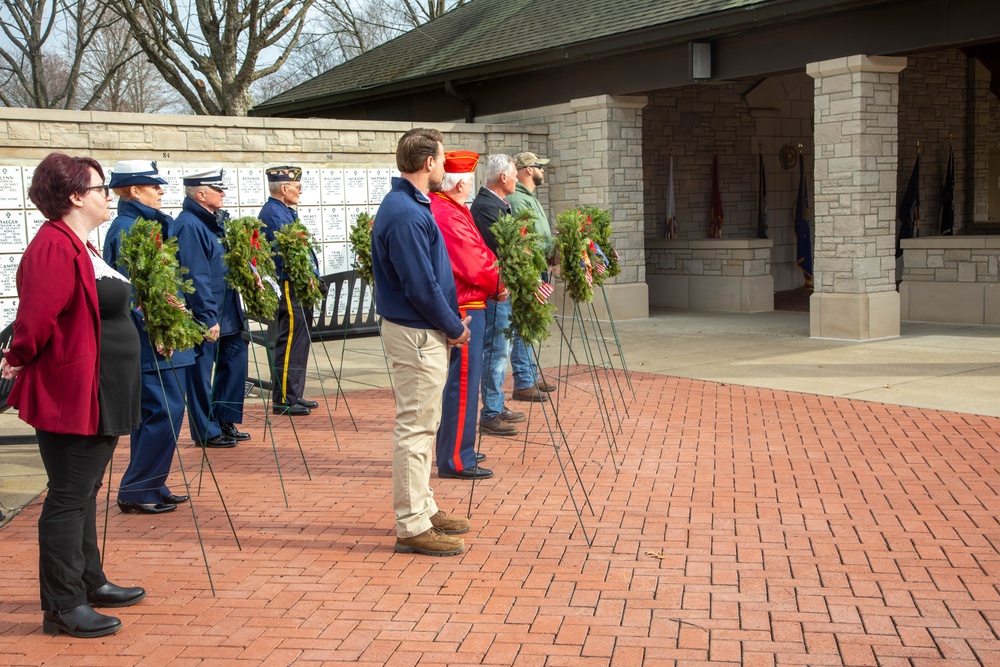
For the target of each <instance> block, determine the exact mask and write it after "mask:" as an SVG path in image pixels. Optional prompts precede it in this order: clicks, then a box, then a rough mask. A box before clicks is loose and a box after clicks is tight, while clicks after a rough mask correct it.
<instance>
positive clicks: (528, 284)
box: [490, 210, 555, 344]
mask: <svg viewBox="0 0 1000 667" xmlns="http://www.w3.org/2000/svg"><path fill="white" fill-rule="evenodd" d="M533 219H534V216H533V215H532V214H531V212H530V211H527V210H525V211H523V212H522V213H521V214H520V215H519V216H518V217H514V216H510V215H502V216H500V218H499V219H498V220H497V221H496V222H495V223H493V226H492V227H491V228H490V229H491V230H492V231H493V235H494V236H496V239H497V246H498V247H497V266H498V267H499V268H500V278H501V280H503V283H504V286H505V287H506V288H507V291H508V292H510V303H511V316H510V327H509V328H508V329H506V330H504V332H503V333H504V335H505V336H507V338H509V339H512V338H513V337H514V333H515V332H516V333H517V334H519V335H520V336H521V338H522V339H523V340H524V342H525V343H528V344H535V343H540V342H542V341H543V340H545V339H546V338H548V337H549V324H551V322H552V315H553V313H554V312H555V306H553V305H551V304H550V303H548V298H549V296H550V295H551V294H552V286H551V285H549V284H548V283H546V282H544V281H543V280H542V277H541V275H542V272H543V271H545V270H546V269H547V268H548V262H547V261H546V260H545V240H544V239H543V238H542V237H541V236H539V235H538V234H537V233H536V232H535V231H534V226H533V222H532V221H533Z"/></svg>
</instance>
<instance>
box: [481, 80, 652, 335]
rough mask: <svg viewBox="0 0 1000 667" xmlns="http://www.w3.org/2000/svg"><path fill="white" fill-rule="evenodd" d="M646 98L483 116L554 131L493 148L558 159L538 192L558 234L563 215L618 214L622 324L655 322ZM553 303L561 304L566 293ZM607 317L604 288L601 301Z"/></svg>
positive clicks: (615, 287)
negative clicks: (649, 281)
mask: <svg viewBox="0 0 1000 667" xmlns="http://www.w3.org/2000/svg"><path fill="white" fill-rule="evenodd" d="M646 102H647V100H646V98H645V97H641V96H612V95H597V96H594V97H584V98H580V99H575V100H572V101H570V102H566V103H564V104H555V105H552V106H548V107H538V108H535V109H525V110H523V111H515V112H510V113H504V114H497V115H495V116H484V117H479V118H477V119H476V120H477V121H478V122H481V123H504V124H509V123H521V124H522V126H523V127H525V128H526V129H527V128H530V127H531V126H533V125H543V126H544V127H546V128H547V129H548V141H547V142H546V143H545V144H540V145H533V144H532V143H530V142H529V143H528V144H527V145H524V144H520V145H514V146H509V147H504V146H503V145H497V144H496V142H494V143H492V144H490V146H489V149H490V150H491V151H493V150H502V151H503V152H509V153H511V154H512V155H513V154H515V153H519V152H521V151H523V150H530V151H534V152H536V153H538V154H539V155H542V156H544V157H546V158H549V159H550V160H552V163H551V164H550V165H549V167H550V168H549V169H548V170H547V171H546V175H545V178H546V182H545V185H542V186H541V187H540V188H539V189H538V198H539V199H540V200H541V201H542V206H544V207H545V210H546V212H547V213H548V216H549V222H550V223H551V224H552V226H553V228H554V227H555V225H556V216H558V215H559V214H560V213H563V212H564V211H567V210H569V209H571V208H575V207H577V206H581V205H582V206H588V205H594V206H600V207H601V208H606V209H608V210H609V211H610V212H611V225H612V228H613V232H612V239H613V240H614V242H615V248H616V249H617V250H618V254H619V255H620V256H621V259H622V273H621V275H619V276H618V277H617V278H614V279H612V280H610V281H608V282H607V283H605V289H606V290H607V293H608V299H609V301H610V302H611V305H612V312H613V313H614V316H615V319H635V318H644V317H649V290H648V288H647V287H646V250H645V234H644V232H643V218H644V215H643V206H644V204H643V202H644V196H643V189H644V180H643V167H642V110H643V108H644V107H645V106H646ZM553 302H554V303H557V304H561V303H562V298H561V297H560V295H559V294H556V295H555V296H554V297H553ZM594 302H595V304H596V305H597V312H598V313H604V312H605V305H604V304H603V303H602V297H601V293H600V290H598V292H597V293H596V294H595V295H594Z"/></svg>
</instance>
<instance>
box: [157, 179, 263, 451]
mask: <svg viewBox="0 0 1000 667" xmlns="http://www.w3.org/2000/svg"><path fill="white" fill-rule="evenodd" d="M222 173H223V172H222V169H221V168H219V167H215V168H213V169H209V170H207V171H202V172H199V173H196V174H189V175H188V176H185V177H184V194H185V197H184V204H183V210H182V211H181V213H180V215H178V216H177V220H176V221H175V225H174V227H175V230H176V231H175V236H176V237H177V260H178V261H179V262H180V264H181V266H186V267H187V268H188V271H189V273H188V276H187V277H188V278H190V279H191V281H192V283H194V292H192V293H190V294H187V295H185V296H186V298H187V305H188V308H190V309H191V312H192V314H193V315H194V318H195V319H196V320H198V321H199V322H201V323H202V324H204V325H205V326H206V327H208V332H207V333H206V334H205V342H203V343H201V344H200V345H197V346H195V362H194V365H193V366H192V367H191V368H190V370H189V371H188V383H187V385H188V386H187V395H188V427H189V428H190V429H191V437H192V439H194V441H195V442H196V443H198V444H200V445H202V446H207V447H235V446H236V442H237V441H238V440H249V439H250V436H249V435H247V434H246V433H241V432H240V431H238V430H237V429H236V426H235V425H236V424H239V423H241V422H242V421H243V392H244V388H245V385H246V378H247V344H246V342H245V341H244V340H243V335H242V333H243V330H244V329H245V328H246V315H245V313H244V312H243V307H242V305H241V304H240V301H239V298H238V296H237V293H236V291H235V290H233V288H232V287H231V286H230V285H229V283H228V282H227V281H226V273H227V272H228V270H227V269H226V266H225V264H224V263H223V261H222V256H223V255H224V254H225V252H226V250H225V248H224V247H223V239H224V237H225V223H226V220H228V219H229V213H227V212H226V211H224V210H223V209H222V203H223V199H224V198H225V196H226V187H225V185H224V184H223V181H222ZM213 362H215V379H214V386H213V378H212V363H213Z"/></svg>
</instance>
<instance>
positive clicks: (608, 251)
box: [580, 206, 622, 285]
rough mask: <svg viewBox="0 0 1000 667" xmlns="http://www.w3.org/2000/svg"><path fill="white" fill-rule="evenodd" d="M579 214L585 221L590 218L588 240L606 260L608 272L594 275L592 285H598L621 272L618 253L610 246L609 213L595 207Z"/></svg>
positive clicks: (604, 209)
mask: <svg viewBox="0 0 1000 667" xmlns="http://www.w3.org/2000/svg"><path fill="white" fill-rule="evenodd" d="M580 212H581V213H582V214H583V216H584V218H585V219H586V218H590V221H591V226H590V238H592V239H593V240H594V243H596V244H597V245H598V246H600V248H601V251H602V252H603V253H604V255H605V256H606V257H607V258H608V263H607V267H608V270H607V271H605V272H604V274H603V275H600V274H598V273H596V272H595V273H594V283H595V284H598V285H599V284H601V283H603V282H604V281H605V280H607V279H608V278H614V277H615V276H617V275H618V274H620V273H621V272H622V266H621V261H620V260H619V259H618V253H617V252H615V248H614V246H613V245H611V211H609V210H608V209H606V208H598V207H597V206H585V207H583V209H581V211H580Z"/></svg>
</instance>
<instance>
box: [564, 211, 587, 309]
mask: <svg viewBox="0 0 1000 667" xmlns="http://www.w3.org/2000/svg"><path fill="white" fill-rule="evenodd" d="M585 222H586V218H585V217H584V215H583V214H582V213H581V212H580V211H578V210H576V209H573V210H570V211H566V212H565V213H562V214H560V215H559V216H558V217H557V218H556V229H557V230H558V232H559V236H558V237H557V239H556V242H557V245H558V246H559V264H560V268H561V274H562V279H563V283H565V284H566V291H568V292H569V295H570V297H571V298H572V299H573V300H574V301H576V302H577V303H580V302H587V301H592V300H593V299H594V289H593V287H591V286H590V284H589V283H588V282H587V269H585V268H584V267H583V266H581V265H580V262H581V261H582V260H583V258H584V257H587V256H589V252H590V251H589V245H590V244H589V243H588V242H587V240H588V238H589V237H587V236H585V235H584V232H583V228H584V226H585Z"/></svg>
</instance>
